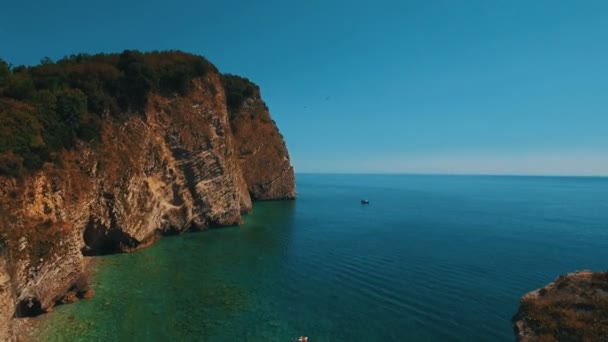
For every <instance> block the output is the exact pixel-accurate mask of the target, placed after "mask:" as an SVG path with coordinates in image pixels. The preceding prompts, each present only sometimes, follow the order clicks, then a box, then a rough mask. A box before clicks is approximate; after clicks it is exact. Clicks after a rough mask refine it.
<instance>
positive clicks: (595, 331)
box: [513, 271, 608, 341]
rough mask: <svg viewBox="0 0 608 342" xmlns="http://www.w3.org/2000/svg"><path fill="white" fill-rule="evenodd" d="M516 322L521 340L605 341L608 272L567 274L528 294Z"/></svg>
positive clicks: (517, 334)
mask: <svg viewBox="0 0 608 342" xmlns="http://www.w3.org/2000/svg"><path fill="white" fill-rule="evenodd" d="M513 325H514V330H515V334H516V337H517V340H518V341H605V340H606V338H607V336H608V273H593V272H591V271H581V272H576V273H570V274H566V275H563V276H560V277H559V278H557V279H556V280H555V281H554V282H552V283H550V284H549V285H547V286H545V287H543V288H541V289H538V290H535V291H532V292H530V293H528V294H526V295H525V296H524V297H523V298H522V300H521V304H520V307H519V311H518V312H517V314H516V315H515V316H514V317H513Z"/></svg>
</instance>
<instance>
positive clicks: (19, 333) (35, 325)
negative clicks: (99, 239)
mask: <svg viewBox="0 0 608 342" xmlns="http://www.w3.org/2000/svg"><path fill="white" fill-rule="evenodd" d="M151 245H153V243H151V244H149V245H147V246H151ZM100 257H103V256H85V257H83V260H82V264H83V270H82V277H83V279H85V280H86V284H87V287H88V291H87V293H89V295H86V296H83V297H80V296H76V297H71V298H76V299H77V300H75V301H71V302H66V303H63V304H56V305H54V306H53V307H51V308H50V310H48V311H47V312H44V313H42V314H40V315H38V316H35V317H14V318H13V319H12V320H13V321H12V331H11V335H10V338H11V339H10V341H15V342H29V341H37V339H36V338H37V337H38V336H37V334H38V333H39V332H40V329H41V324H43V323H44V321H45V320H47V319H49V318H50V316H49V315H51V314H53V313H54V311H55V308H56V307H58V306H63V305H71V304H75V303H78V302H80V301H83V300H89V299H90V298H92V297H94V296H95V295H96V294H95V291H94V289H93V286H92V285H91V284H92V282H91V273H92V271H91V268H92V267H93V264H95V263H96V262H97V261H98V259H99V258H100ZM90 291H92V295H90V294H91V292H90ZM70 292H71V291H70V290H68V291H66V293H65V294H63V295H62V297H65V296H67V295H68V294H70Z"/></svg>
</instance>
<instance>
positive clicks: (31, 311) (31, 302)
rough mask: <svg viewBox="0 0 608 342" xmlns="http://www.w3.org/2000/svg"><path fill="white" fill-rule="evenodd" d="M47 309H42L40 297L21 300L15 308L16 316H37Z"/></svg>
mask: <svg viewBox="0 0 608 342" xmlns="http://www.w3.org/2000/svg"><path fill="white" fill-rule="evenodd" d="M44 312H45V311H44V310H42V304H41V303H40V300H38V298H34V297H27V298H24V299H22V300H21V301H19V304H17V307H16V308H15V317H16V318H23V317H35V316H38V315H42V314H43V313H44Z"/></svg>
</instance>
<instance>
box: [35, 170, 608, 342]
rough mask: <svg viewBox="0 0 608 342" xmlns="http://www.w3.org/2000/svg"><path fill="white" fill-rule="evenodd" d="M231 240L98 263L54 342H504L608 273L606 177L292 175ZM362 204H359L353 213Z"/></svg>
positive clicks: (51, 334)
mask: <svg viewBox="0 0 608 342" xmlns="http://www.w3.org/2000/svg"><path fill="white" fill-rule="evenodd" d="M297 181H298V195H299V198H298V200H297V201H295V202H263V203H257V204H256V205H255V208H254V213H253V214H252V215H250V216H248V217H247V218H246V224H245V225H243V226H241V227H231V228H224V229H218V230H212V231H207V232H203V233H191V234H186V235H183V236H177V237H167V238H164V239H162V240H161V241H159V242H158V243H157V244H156V245H155V246H153V247H151V248H149V249H146V250H143V251H140V252H137V253H132V254H122V255H111V256H106V257H102V258H99V259H98V260H99V261H98V262H97V263H96V264H95V266H94V269H93V273H94V287H95V291H96V293H97V295H96V297H95V298H93V299H91V300H88V301H81V302H79V303H76V304H73V305H65V306H60V307H57V308H56V310H55V312H54V313H52V314H50V315H47V316H46V318H45V319H44V320H43V322H42V323H41V327H40V332H39V335H38V338H39V339H41V340H53V341H114V340H121V341H131V340H146V341H167V340H176V341H178V340H179V341H293V339H294V338H295V337H296V336H299V335H307V336H309V338H310V341H311V342H317V341H347V340H356V341H392V340H394V341H403V340H411V341H512V340H513V333H512V328H511V324H510V318H511V316H512V315H513V314H514V313H515V311H516V310H517V306H518V301H519V298H520V297H521V295H522V294H524V293H525V292H527V291H529V290H532V289H535V288H538V287H540V286H542V285H544V284H546V283H548V282H549V281H551V280H553V279H554V278H555V277H557V276H558V275H559V274H562V273H566V272H571V271H574V270H579V269H592V270H596V271H601V270H606V268H607V265H608V248H606V247H607V246H608V179H606V178H559V177H473V176H470V177H469V176H388V175H387V176H375V175H374V176H372V175H298V177H297ZM361 198H368V199H369V200H370V202H371V204H370V205H369V206H362V205H361V204H360V203H359V200H360V199H361Z"/></svg>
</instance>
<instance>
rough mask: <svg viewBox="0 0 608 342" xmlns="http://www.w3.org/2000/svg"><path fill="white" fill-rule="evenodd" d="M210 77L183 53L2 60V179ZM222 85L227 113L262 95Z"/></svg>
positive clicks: (242, 85)
mask: <svg viewBox="0 0 608 342" xmlns="http://www.w3.org/2000/svg"><path fill="white" fill-rule="evenodd" d="M210 71H213V72H217V69H216V68H215V66H213V65H212V64H211V63H210V62H209V61H207V60H206V59H205V58H203V57H201V56H197V55H193V54H189V53H185V52H181V51H166V52H150V53H142V52H139V51H132V50H125V51H124V52H122V53H120V54H96V55H88V54H78V55H72V56H69V57H65V58H63V59H61V60H59V61H57V62H53V61H52V60H50V59H49V58H44V59H43V60H42V61H41V63H40V64H39V65H36V66H29V67H27V66H18V67H12V66H10V65H9V64H8V63H6V62H5V61H3V60H1V59H0V175H2V174H4V175H12V176H16V175H19V174H20V173H21V172H22V171H23V170H36V169H39V168H40V167H41V166H42V165H43V164H44V163H45V162H52V161H53V156H54V152H56V151H59V150H61V149H69V148H72V147H73V146H74V144H75V142H76V141H78V140H81V141H86V142H90V141H93V140H95V139H96V138H97V137H98V136H99V134H100V130H101V124H102V121H103V120H109V119H121V118H123V117H124V116H125V115H128V114H133V113H139V112H141V111H142V110H143V108H144V107H145V105H146V102H147V97H148V94H149V93H151V92H158V93H161V94H163V95H166V96H174V95H184V94H187V93H188V91H189V90H190V85H191V83H192V82H191V81H192V79H193V78H197V77H202V76H204V75H205V74H206V73H207V72H210ZM222 83H223V84H224V87H225V89H226V98H227V104H228V106H229V111H230V113H234V112H236V111H237V110H238V108H240V106H241V105H242V104H243V102H244V101H245V99H246V98H247V97H250V96H252V95H254V94H255V92H256V90H257V86H256V85H255V84H253V83H251V82H250V81H249V80H247V79H245V78H241V77H238V76H233V75H225V76H222Z"/></svg>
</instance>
